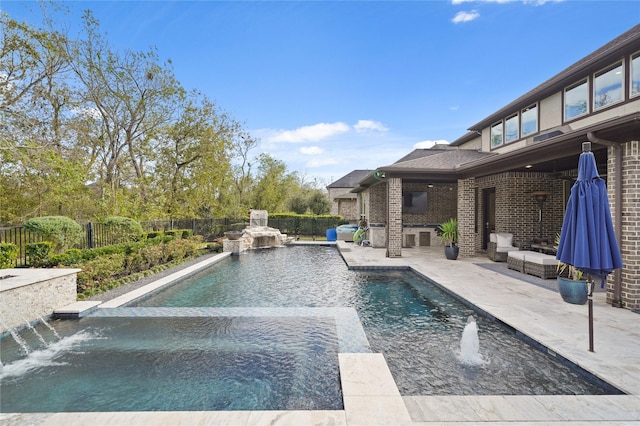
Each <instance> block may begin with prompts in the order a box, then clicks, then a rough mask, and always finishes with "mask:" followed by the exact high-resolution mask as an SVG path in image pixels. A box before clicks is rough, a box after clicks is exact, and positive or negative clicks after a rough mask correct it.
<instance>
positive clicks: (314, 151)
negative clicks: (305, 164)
mask: <svg viewBox="0 0 640 426" xmlns="http://www.w3.org/2000/svg"><path fill="white" fill-rule="evenodd" d="M323 152H324V149H322V148H320V147H319V146H303V147H302V148H300V154H304V155H318V154H322V153H323Z"/></svg>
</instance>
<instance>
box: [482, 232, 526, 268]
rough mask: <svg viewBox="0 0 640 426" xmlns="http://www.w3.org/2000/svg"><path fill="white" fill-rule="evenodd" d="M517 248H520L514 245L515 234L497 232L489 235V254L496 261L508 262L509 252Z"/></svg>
mask: <svg viewBox="0 0 640 426" xmlns="http://www.w3.org/2000/svg"><path fill="white" fill-rule="evenodd" d="M517 250H520V248H519V247H517V246H514V245H513V234H510V233H508V232H496V233H491V234H490V235H489V243H488V244H487V256H488V257H489V259H491V260H493V261H494V262H506V261H507V256H508V254H509V252H510V251H517Z"/></svg>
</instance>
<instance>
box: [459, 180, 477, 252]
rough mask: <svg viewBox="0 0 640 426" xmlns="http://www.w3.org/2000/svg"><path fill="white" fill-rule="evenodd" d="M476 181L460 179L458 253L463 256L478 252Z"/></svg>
mask: <svg viewBox="0 0 640 426" xmlns="http://www.w3.org/2000/svg"><path fill="white" fill-rule="evenodd" d="M475 193H476V181H475V179H474V178H469V179H460V180H459V181H458V216H457V218H458V234H459V240H458V247H460V251H459V253H458V255H459V256H461V257H472V256H475V254H476V234H475V219H476V213H475V210H476V196H475Z"/></svg>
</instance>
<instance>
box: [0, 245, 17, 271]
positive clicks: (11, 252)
mask: <svg viewBox="0 0 640 426" xmlns="http://www.w3.org/2000/svg"><path fill="white" fill-rule="evenodd" d="M17 259H18V246H17V245H15V244H11V243H0V269H6V268H12V267H13V266H14V265H15V264H16V260H17Z"/></svg>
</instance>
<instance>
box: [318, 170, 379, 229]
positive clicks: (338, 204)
mask: <svg viewBox="0 0 640 426" xmlns="http://www.w3.org/2000/svg"><path fill="white" fill-rule="evenodd" d="M371 172H372V170H354V171H352V172H351V173H349V174H348V175H345V176H343V177H341V178H340V179H338V180H337V181H335V182H332V183H330V184H329V185H328V186H327V191H329V199H330V200H331V214H334V215H340V216H342V217H343V218H344V219H345V220H348V221H349V222H351V223H354V224H355V223H357V222H358V221H359V220H360V209H359V208H358V200H357V195H356V194H355V193H353V192H351V190H352V189H354V188H355V187H357V186H358V182H359V181H360V180H361V179H362V178H364V177H365V176H367V175H368V174H369V173H371Z"/></svg>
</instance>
